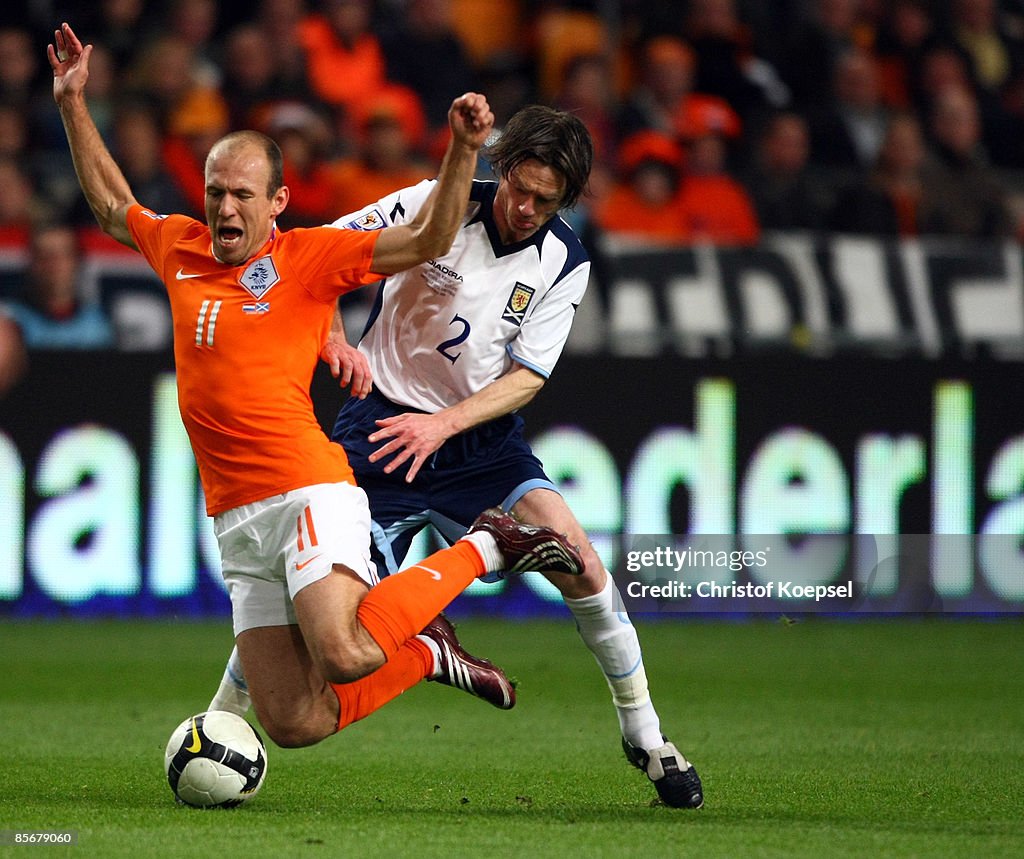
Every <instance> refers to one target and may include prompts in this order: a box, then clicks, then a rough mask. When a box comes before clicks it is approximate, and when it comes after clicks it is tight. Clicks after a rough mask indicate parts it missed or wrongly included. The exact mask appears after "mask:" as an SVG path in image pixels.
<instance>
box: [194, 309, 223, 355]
mask: <svg viewBox="0 0 1024 859" xmlns="http://www.w3.org/2000/svg"><path fill="white" fill-rule="evenodd" d="M221 303H222V302H221V300H220V299H217V301H211V300H210V299H209V298H207V299H206V300H205V301H204V302H203V303H202V305H201V306H200V308H199V319H198V320H197V321H196V346H202V345H203V340H204V339H205V340H206V345H207V346H213V332H214V330H215V329H216V327H217V314H218V313H220V306H221ZM211 305H212V306H211ZM207 312H209V317H207Z"/></svg>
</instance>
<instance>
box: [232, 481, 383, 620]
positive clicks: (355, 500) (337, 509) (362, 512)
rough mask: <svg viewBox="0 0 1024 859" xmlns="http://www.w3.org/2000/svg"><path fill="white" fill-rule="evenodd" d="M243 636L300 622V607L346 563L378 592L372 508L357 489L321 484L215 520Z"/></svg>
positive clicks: (347, 484) (276, 496)
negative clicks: (303, 595) (302, 594)
mask: <svg viewBox="0 0 1024 859" xmlns="http://www.w3.org/2000/svg"><path fill="white" fill-rule="evenodd" d="M213 532H214V534H216V536H217V543H218V544H219V546H220V558H221V566H222V569H223V574H224V582H225V584H227V588H228V594H229V595H230V596H231V616H232V619H233V622H234V628H235V635H238V633H240V632H242V631H243V630H246V629H252V628H253V627H257V626H283V625H286V624H294V623H296V619H295V607H294V605H293V604H292V600H293V599H294V598H295V595H296V594H297V593H298V592H299V591H301V590H302V589H303V588H304V587H306V586H307V585H311V584H312V583H313V582H316V581H319V580H320V579H322V578H323V577H324V576H326V575H328V574H329V573H330V572H331V570H332V568H333V567H334V565H335V564H344V565H345V566H346V567H348V568H349V569H350V570H352V571H353V572H354V573H356V574H357V575H358V576H359V577H360V578H361V579H363V581H365V582H366V583H367V584H368V585H369V586H370V587H373V585H375V584H376V583H377V582H378V581H379V579H378V577H377V568H376V567H375V566H374V564H373V561H371V560H370V508H369V505H368V504H367V501H366V493H365V492H363V490H362V489H360V488H359V487H358V486H353V485H352V484H351V483H319V484H317V485H315V486H305V487H303V488H301V489H294V490H292V491H291V492H286V493H284V494H283V495H274V496H272V497H271V498H265V499H263V500H262V501H254V502H253V503H252V504H244V505H242V506H241V507H234V508H232V509H231V510H225V511H224V512H223V513H219V514H218V515H216V516H215V517H214V518H213Z"/></svg>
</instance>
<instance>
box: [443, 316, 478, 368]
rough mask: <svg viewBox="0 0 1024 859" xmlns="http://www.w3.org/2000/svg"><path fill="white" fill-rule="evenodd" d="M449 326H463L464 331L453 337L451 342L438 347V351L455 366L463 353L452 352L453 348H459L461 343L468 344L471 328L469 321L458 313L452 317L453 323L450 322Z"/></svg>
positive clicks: (447, 341)
mask: <svg viewBox="0 0 1024 859" xmlns="http://www.w3.org/2000/svg"><path fill="white" fill-rule="evenodd" d="M448 324H449V325H461V326H462V330H461V331H460V332H459V333H458V334H456V335H455V336H454V337H452V338H451V339H450V340H445V341H444V342H443V343H441V344H439V345H438V347H437V351H438V352H440V353H441V354H442V355H444V357H445V358H447V359H448V360H449V361H451V362H452V363H453V364H454V363H455V362H456V361H458V360H459V355H461V354H462V353H461V352H452V351H450V350H451V349H452V348H453V347H455V346H458V345H459V344H460V343H465V342H466V338H467V337H469V332H470V326H469V320H466V319H463V318H462V317H461V316H459V314H457V313H456V314H455V315H454V316H453V317H452V321H451V322H449V323H448Z"/></svg>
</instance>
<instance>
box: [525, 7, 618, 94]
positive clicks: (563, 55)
mask: <svg viewBox="0 0 1024 859" xmlns="http://www.w3.org/2000/svg"><path fill="white" fill-rule="evenodd" d="M578 5H579V4H574V3H572V2H565V0H541V2H539V3H537V4H536V8H535V10H534V15H533V16H532V25H533V26H532V30H531V34H530V35H531V39H532V47H533V55H534V59H535V64H536V75H537V92H538V94H539V96H540V98H541V99H542V100H543V101H544V102H545V103H548V104H550V103H551V101H552V100H553V99H554V97H555V93H556V92H557V91H558V87H559V85H560V84H561V82H562V80H564V78H565V67H566V66H567V65H568V64H569V63H570V62H572V60H573V59H574V58H576V57H578V56H580V55H582V54H605V55H607V56H612V46H611V44H610V42H609V38H608V28H607V27H606V26H605V22H604V20H602V17H601V16H600V15H598V14H597V13H596V11H595V10H594V9H593V8H590V9H587V8H577V7H578ZM583 5H586V4H583Z"/></svg>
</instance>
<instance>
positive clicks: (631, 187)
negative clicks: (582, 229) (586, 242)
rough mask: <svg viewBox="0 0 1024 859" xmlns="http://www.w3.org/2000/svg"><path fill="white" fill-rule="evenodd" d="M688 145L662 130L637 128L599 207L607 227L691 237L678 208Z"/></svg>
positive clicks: (638, 234)
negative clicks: (613, 180)
mask: <svg viewBox="0 0 1024 859" xmlns="http://www.w3.org/2000/svg"><path fill="white" fill-rule="evenodd" d="M682 164H683V150H682V147H681V146H680V145H679V144H678V143H677V142H676V140H675V139H674V138H672V137H669V136H668V135H665V134H662V133H661V132H658V131H638V132H636V133H635V134H633V135H631V136H630V137H628V138H627V139H626V140H624V141H623V143H622V148H621V150H620V155H619V175H620V177H621V178H620V179H619V181H617V182H616V183H615V184H614V185H613V186H612V188H611V190H610V191H609V192H608V194H607V196H605V197H604V198H603V199H602V200H600V201H599V202H598V203H597V205H596V207H595V209H594V222H595V223H596V224H597V226H598V227H600V228H601V229H602V230H605V231H606V232H608V233H614V234H616V235H620V236H626V237H629V238H640V239H646V240H653V241H657V242H664V243H669V244H678V243H681V242H684V241H686V240H687V239H688V238H689V237H690V232H689V230H688V229H687V227H686V224H685V223H684V222H683V218H682V215H681V212H680V210H679V203H678V194H679V184H680V178H681V172H680V171H681V168H682Z"/></svg>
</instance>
